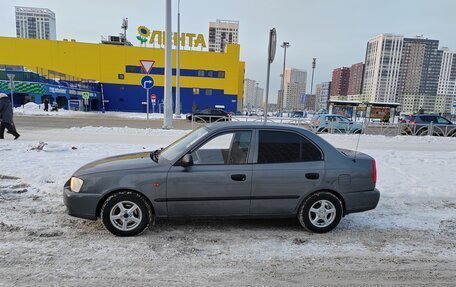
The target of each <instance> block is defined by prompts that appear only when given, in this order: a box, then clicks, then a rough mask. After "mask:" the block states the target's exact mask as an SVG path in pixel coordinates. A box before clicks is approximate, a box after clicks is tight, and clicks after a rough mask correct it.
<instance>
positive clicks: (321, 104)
mask: <svg viewBox="0 0 456 287" xmlns="http://www.w3.org/2000/svg"><path fill="white" fill-rule="evenodd" d="M330 94H331V82H330V81H329V82H323V83H321V84H317V88H316V110H317V111H319V110H326V109H327V108H328V101H329V97H330Z"/></svg>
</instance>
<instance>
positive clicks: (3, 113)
mask: <svg viewBox="0 0 456 287" xmlns="http://www.w3.org/2000/svg"><path fill="white" fill-rule="evenodd" d="M0 121H1V124H0V139H3V138H4V133H5V129H6V130H7V132H8V133H9V134H12V135H13V136H14V139H15V140H17V139H18V138H19V137H20V136H21V135H20V134H19V133H18V132H17V131H16V127H15V126H14V122H13V106H12V105H11V102H10V100H9V98H8V96H7V95H6V94H4V93H0Z"/></svg>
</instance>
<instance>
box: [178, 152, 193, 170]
mask: <svg viewBox="0 0 456 287" xmlns="http://www.w3.org/2000/svg"><path fill="white" fill-rule="evenodd" d="M192 165H193V157H192V155H191V154H189V153H188V154H186V155H184V157H183V158H182V159H181V166H183V167H189V166H192Z"/></svg>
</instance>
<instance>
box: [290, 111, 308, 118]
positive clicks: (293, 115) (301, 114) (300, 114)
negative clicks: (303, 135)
mask: <svg viewBox="0 0 456 287" xmlns="http://www.w3.org/2000/svg"><path fill="white" fill-rule="evenodd" d="M305 117H307V113H306V112H304V111H293V112H291V114H290V118H305Z"/></svg>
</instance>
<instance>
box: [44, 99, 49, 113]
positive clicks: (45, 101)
mask: <svg viewBox="0 0 456 287" xmlns="http://www.w3.org/2000/svg"><path fill="white" fill-rule="evenodd" d="M44 111H45V112H49V100H48V99H47V98H46V99H45V100H44Z"/></svg>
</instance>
